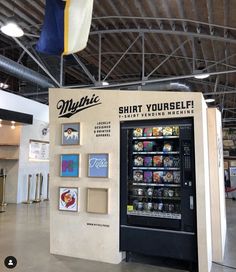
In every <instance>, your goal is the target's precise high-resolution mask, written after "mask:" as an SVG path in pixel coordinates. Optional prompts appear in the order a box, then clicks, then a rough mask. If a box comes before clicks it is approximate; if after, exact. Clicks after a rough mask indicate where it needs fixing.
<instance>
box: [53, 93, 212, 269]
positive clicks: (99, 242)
mask: <svg viewBox="0 0 236 272" xmlns="http://www.w3.org/2000/svg"><path fill="white" fill-rule="evenodd" d="M49 102H50V103H49V104H50V175H51V188H50V189H51V191H50V192H51V207H50V209H51V213H50V216H51V218H50V219H51V220H50V232H51V235H50V251H51V253H54V254H60V255H66V256H72V257H78V258H84V259H90V260H96V261H103V262H109V263H119V262H120V261H121V259H122V254H121V252H119V212H120V211H119V198H120V196H119V182H120V181H119V169H120V164H119V152H120V122H121V121H125V120H144V119H163V118H182V117H193V118H194V132H195V134H194V137H195V147H196V150H195V163H196V165H195V168H196V173H197V174H196V197H197V200H196V202H197V229H198V259H199V271H200V272H209V271H210V268H211V258H212V255H211V252H212V248H211V222H210V197H209V173H208V149H207V116H206V108H207V107H206V104H205V102H204V100H203V97H202V95H201V94H200V93H180V92H139V91H107V90H99V91H98V90H96V91H95V90H81V89H74V90H68V89H66V90H65V89H51V90H50V94H49ZM158 105H159V106H160V105H161V106H162V109H158ZM133 106H134V107H133ZM124 107H126V108H124ZM123 109H125V110H123ZM76 122H79V123H80V137H81V140H80V145H77V146H75V145H72V146H70V145H66V146H65V145H62V142H61V134H62V133H61V125H62V124H65V123H76ZM102 124H107V126H108V127H109V128H108V129H102V128H101V127H102ZM103 130H104V131H103ZM105 130H108V132H107V131H106V132H105ZM75 153H76V154H80V163H79V177H60V155H61V154H75ZM90 153H108V154H109V176H108V178H89V177H88V175H87V167H88V165H87V159H88V154H90ZM61 186H64V187H78V188H79V189H80V195H79V204H80V205H79V206H80V208H79V211H78V212H67V211H66V212H65V211H60V210H59V209H58V202H59V201H58V196H59V194H58V190H59V187H61ZM87 188H106V189H108V213H107V214H97V213H88V212H86V201H87V199H86V190H87ZM71 245H73V246H71Z"/></svg>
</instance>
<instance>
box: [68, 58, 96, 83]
mask: <svg viewBox="0 0 236 272" xmlns="http://www.w3.org/2000/svg"><path fill="white" fill-rule="evenodd" d="M72 55H73V57H74V59H75V60H76V61H77V62H78V64H79V65H80V66H81V68H82V69H83V71H84V72H85V74H86V75H87V76H88V77H89V78H90V80H91V81H92V82H93V83H94V84H95V83H96V80H95V78H94V76H93V75H92V74H91V73H90V72H89V70H88V69H87V67H86V66H85V65H84V64H83V62H82V61H81V60H80V59H79V57H78V56H77V55H76V54H72Z"/></svg>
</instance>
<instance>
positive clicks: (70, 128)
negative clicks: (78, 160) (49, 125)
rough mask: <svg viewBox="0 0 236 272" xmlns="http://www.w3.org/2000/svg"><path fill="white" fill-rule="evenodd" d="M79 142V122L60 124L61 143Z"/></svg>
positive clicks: (71, 143) (74, 143)
mask: <svg viewBox="0 0 236 272" xmlns="http://www.w3.org/2000/svg"><path fill="white" fill-rule="evenodd" d="M79 144H80V123H70V124H62V145H79Z"/></svg>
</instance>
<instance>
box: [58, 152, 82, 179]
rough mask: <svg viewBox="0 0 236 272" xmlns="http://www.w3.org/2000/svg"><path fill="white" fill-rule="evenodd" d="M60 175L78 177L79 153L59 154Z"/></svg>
mask: <svg viewBox="0 0 236 272" xmlns="http://www.w3.org/2000/svg"><path fill="white" fill-rule="evenodd" d="M60 176H61V177H78V176H79V155H78V154H63V155H61V166H60Z"/></svg>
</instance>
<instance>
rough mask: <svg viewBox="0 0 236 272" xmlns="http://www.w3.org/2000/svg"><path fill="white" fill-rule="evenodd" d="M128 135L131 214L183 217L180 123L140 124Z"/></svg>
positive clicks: (129, 202) (128, 208) (128, 213)
mask: <svg viewBox="0 0 236 272" xmlns="http://www.w3.org/2000/svg"><path fill="white" fill-rule="evenodd" d="M128 137H129V138H130V139H131V143H132V144H131V145H130V146H129V149H128V154H129V166H130V167H129V169H128V179H129V184H128V205H127V215H130V216H132V215H135V216H145V217H147V216H148V217H157V218H167V219H179V220H180V219H181V184H180V180H181V177H180V175H181V171H180V149H179V126H162V127H160V126H158V127H157V126H156V127H136V128H133V129H130V130H129V136H128ZM131 221H132V220H131Z"/></svg>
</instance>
